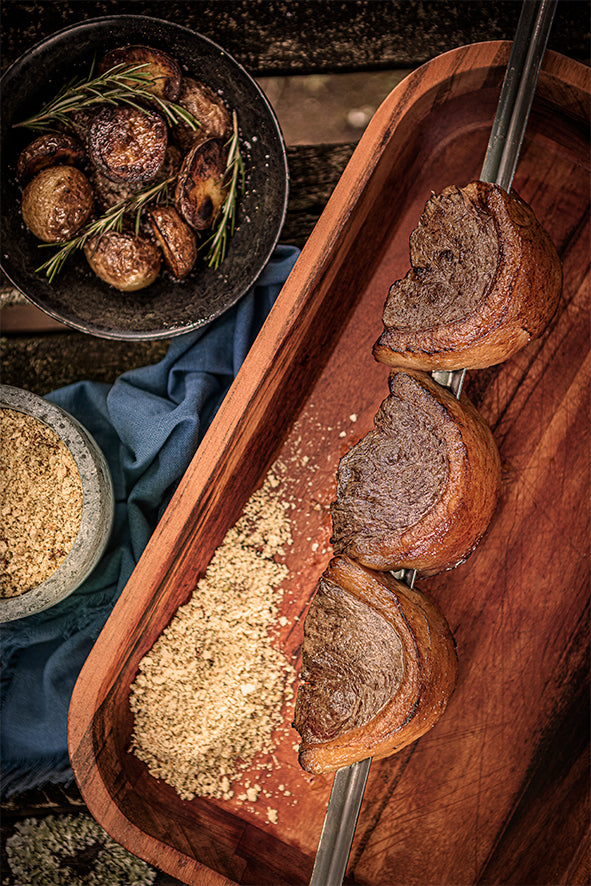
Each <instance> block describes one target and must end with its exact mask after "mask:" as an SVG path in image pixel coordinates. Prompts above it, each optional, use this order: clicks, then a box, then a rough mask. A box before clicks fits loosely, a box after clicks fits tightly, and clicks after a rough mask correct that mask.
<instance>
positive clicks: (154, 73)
mask: <svg viewBox="0 0 591 886" xmlns="http://www.w3.org/2000/svg"><path fill="white" fill-rule="evenodd" d="M121 64H123V65H145V67H142V68H140V69H139V70H138V71H137V72H136V73H137V74H139V75H141V76H142V77H146V78H148V79H149V81H150V82H149V83H146V86H145V88H146V89H147V90H148V91H149V92H151V93H153V94H154V95H157V96H159V97H160V98H164V99H167V100H168V101H172V102H174V101H176V100H177V98H178V94H179V90H180V88H181V80H182V71H181V67H180V65H179V63H178V62H177V61H176V60H175V59H173V58H171V57H170V56H169V55H167V54H166V52H163V51H162V50H161V49H154V48H153V47H152V46H121V47H119V48H118V49H112V50H111V51H110V52H107V54H106V55H105V56H104V58H103V60H102V61H101V63H100V65H99V73H101V74H104V72H105V71H107V70H109V68H113V67H115V65H121ZM131 82H133V81H131Z"/></svg>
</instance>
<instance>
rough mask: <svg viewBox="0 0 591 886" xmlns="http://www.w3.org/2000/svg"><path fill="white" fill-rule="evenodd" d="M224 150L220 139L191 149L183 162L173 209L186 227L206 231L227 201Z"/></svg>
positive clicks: (209, 140) (225, 155) (213, 139)
mask: <svg viewBox="0 0 591 886" xmlns="http://www.w3.org/2000/svg"><path fill="white" fill-rule="evenodd" d="M226 161H227V149H226V146H225V144H224V142H223V140H222V139H217V138H210V139H206V140H205V141H202V142H199V143H197V144H196V145H194V146H193V147H192V148H191V150H190V151H189V153H188V154H187V156H186V157H185V159H184V161H183V165H182V166H181V170H180V172H179V177H178V181H177V186H176V190H175V205H176V208H177V210H178V212H179V214H180V215H181V216H182V218H184V220H185V221H186V222H187V224H189V225H191V227H192V228H194V229H195V230H196V231H206V230H207V229H208V228H211V226H212V225H213V223H214V222H215V219H216V216H217V214H218V212H219V211H220V209H221V207H222V205H223V203H224V200H225V199H226V188H225V186H224V176H225V171H226Z"/></svg>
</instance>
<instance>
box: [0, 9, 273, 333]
mask: <svg viewBox="0 0 591 886" xmlns="http://www.w3.org/2000/svg"><path fill="white" fill-rule="evenodd" d="M134 43H136V44H137V43H141V44H147V45H150V46H155V47H157V48H160V49H163V50H165V51H166V52H168V53H169V54H170V55H173V56H174V57H175V58H176V59H177V61H179V63H180V64H181V66H182V68H183V70H184V72H186V73H187V74H189V75H191V76H193V77H195V78H196V79H198V80H202V81H203V82H205V83H207V84H208V85H209V86H211V87H212V88H213V89H214V91H216V92H219V93H220V94H221V96H222V98H223V99H224V101H225V102H226V103H227V105H228V106H229V107H230V108H233V109H235V110H236V112H237V114H238V122H239V130H240V139H241V152H242V156H243V159H244V163H245V167H246V191H245V194H244V196H243V197H242V198H241V200H240V204H239V209H238V214H237V229H236V233H235V235H234V237H233V239H232V240H231V241H230V245H229V247H228V252H227V255H226V259H225V261H224V262H223V263H222V265H220V267H219V269H218V270H217V271H215V270H212V269H210V268H208V267H207V266H206V264H205V263H204V262H203V261H199V262H198V264H197V265H196V267H195V269H194V270H193V271H192V272H191V274H190V275H189V276H188V277H187V278H186V279H185V280H183V281H182V282H178V281H174V280H173V278H171V277H170V276H169V275H168V274H167V272H164V271H163V272H161V274H160V276H159V278H158V280H157V281H156V282H155V283H153V284H152V286H150V287H147V288H146V289H144V290H140V291H138V292H129V293H121V292H119V291H118V290H116V289H114V288H113V287H111V286H109V285H108V284H106V283H104V282H103V281H101V280H100V279H99V278H98V277H96V276H95V275H94V274H93V272H92V271H91V270H90V268H89V267H88V265H87V262H86V259H85V258H84V256H83V255H82V253H77V254H75V255H74V256H72V257H70V259H69V260H68V262H67V263H66V266H65V267H64V269H63V270H62V271H61V273H60V274H59V275H58V276H57V277H56V278H54V281H53V282H52V283H49V281H48V280H47V278H46V277H45V275H44V274H38V273H35V269H36V268H38V267H39V266H40V265H41V264H42V263H43V262H44V261H45V260H46V259H47V258H49V257H50V255H51V254H52V253H51V252H50V251H48V250H49V249H51V248H52V247H45V248H40V247H39V241H37V240H36V239H35V238H34V237H33V235H32V234H30V233H29V232H28V231H27V229H26V228H25V227H24V225H23V222H22V219H21V214H20V197H21V190H20V187H19V185H18V182H17V180H16V174H15V169H16V159H17V157H18V154H19V152H20V151H21V150H22V148H23V147H24V146H25V145H26V144H28V142H30V141H32V140H33V138H35V137H36V135H37V134H38V133H32V132H31V131H30V130H26V129H14V128H13V124H14V123H17V122H19V121H22V120H23V119H26V118H27V117H28V116H30V115H31V114H33V113H35V112H36V111H38V110H39V109H40V108H41V107H42V105H43V104H44V103H45V102H46V101H48V100H49V99H51V98H53V97H54V96H55V94H56V93H57V92H58V90H59V89H60V88H61V87H62V86H64V84H66V83H68V82H69V81H70V80H71V79H72V78H73V77H75V76H76V77H79V76H87V75H88V73H89V71H90V66H91V64H92V61H93V59H94V58H95V57H96V59H97V61H98V60H99V59H100V57H101V56H102V55H103V53H104V52H105V51H106V50H108V49H110V48H113V47H115V46H125V45H128V44H134ZM0 86H1V89H2V95H3V115H2V130H1V139H2V250H1V251H2V255H1V266H2V270H3V271H4V273H5V274H6V276H7V277H8V278H9V280H10V281H11V282H12V283H13V284H14V285H15V286H16V287H17V288H18V289H19V290H20V291H21V292H22V293H23V294H24V295H25V296H26V297H27V298H28V299H29V300H30V301H31V302H33V304H35V305H37V306H38V307H39V308H41V309H42V310H43V311H45V312H46V313H47V314H49V315H50V316H52V317H54V318H56V319H57V320H61V321H62V322H63V323H66V324H67V325H69V326H71V327H74V328H75V329H78V330H80V331H83V332H87V333H91V334H93V335H96V336H100V337H102V338H115V339H136V340H137V339H161V338H169V337H172V336H176V335H180V334H181V333H185V332H190V331H192V330H195V329H198V328H199V327H200V326H203V325H204V324H205V323H208V322H209V321H210V320H213V319H214V318H215V317H218V316H219V315H220V314H222V313H223V312H224V311H225V310H227V309H228V308H229V307H231V306H232V305H233V304H235V303H236V302H237V301H238V299H239V298H240V297H241V296H242V295H244V294H245V292H246V291H247V290H248V289H249V288H250V287H251V285H252V284H253V283H254V281H255V280H256V279H257V277H258V275H259V274H260V272H261V270H262V269H263V267H264V266H265V264H266V263H267V261H268V259H269V257H270V255H271V253H272V252H273V249H274V247H275V245H276V244H277V241H278V239H279V235H280V232H281V228H282V226H283V222H284V220H285V212H286V208H287V195H288V178H289V175H288V167H287V157H286V151H285V145H284V142H283V137H282V134H281V130H280V128H279V124H278V122H277V119H276V117H275V114H274V112H273V110H272V108H271V106H270V105H269V103H268V101H267V99H266V98H265V96H264V94H263V93H262V92H261V90H260V88H259V87H258V85H257V84H256V83H255V81H254V80H253V79H252V77H251V76H250V75H249V74H248V73H247V72H246V71H245V70H244V68H243V67H242V66H241V65H240V64H239V63H238V62H237V61H236V60H235V59H233V58H232V57H231V56H229V55H228V53H227V52H225V51H224V50H223V49H221V48H220V47H219V46H217V45H216V44H215V43H213V42H212V41H211V40H209V39H208V38H206V37H204V36H202V35H200V34H197V33H196V32H194V31H191V30H189V29H188V28H185V27H182V26H180V25H177V24H173V23H172V22H166V21H162V20H160V19H156V18H149V17H146V16H140V15H116V16H108V17H103V18H96V19H91V20H89V21H87V22H84V23H82V24H76V25H73V26H71V27H67V28H65V29H63V30H61V31H58V32H57V33H56V34H53V35H52V36H51V37H48V38H47V39H46V40H43V41H42V42H41V43H39V44H37V45H36V46H34V47H33V48H32V49H29V50H28V51H27V52H25V53H24V54H23V55H22V56H21V57H20V58H19V59H18V60H17V61H16V62H15V63H14V64H13V65H12V66H11V67H10V68H9V69H8V70H7V71H6V73H5V74H4V76H3V77H2V81H1V84H0Z"/></svg>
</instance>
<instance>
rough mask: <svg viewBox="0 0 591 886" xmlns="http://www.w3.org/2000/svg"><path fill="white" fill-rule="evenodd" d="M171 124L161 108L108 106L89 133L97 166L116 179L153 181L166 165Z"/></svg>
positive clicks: (120, 180)
mask: <svg viewBox="0 0 591 886" xmlns="http://www.w3.org/2000/svg"><path fill="white" fill-rule="evenodd" d="M167 147H168V127H167V126H166V122H165V121H164V118H163V117H162V115H161V114H159V113H158V112H157V111H154V110H151V109H147V108H146V110H139V109H138V108H134V107H128V106H118V107H106V108H103V110H102V111H99V113H98V114H97V115H96V117H95V118H94V120H93V121H92V124H91V126H90V130H89V133H88V153H89V156H90V159H91V161H92V162H93V163H94V165H95V166H96V168H97V169H98V170H99V172H101V173H102V174H103V175H106V177H107V178H109V179H111V181H114V182H132V183H134V182H149V181H152V179H154V178H155V177H156V176H157V175H158V172H159V171H160V169H161V168H162V166H163V164H164V161H165V159H166V150H167Z"/></svg>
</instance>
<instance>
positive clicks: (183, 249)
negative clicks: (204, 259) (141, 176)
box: [148, 205, 197, 280]
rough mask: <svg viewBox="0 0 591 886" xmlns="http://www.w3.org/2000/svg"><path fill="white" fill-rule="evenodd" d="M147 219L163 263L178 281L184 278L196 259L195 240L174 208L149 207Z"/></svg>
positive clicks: (190, 230)
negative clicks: (159, 249)
mask: <svg viewBox="0 0 591 886" xmlns="http://www.w3.org/2000/svg"><path fill="white" fill-rule="evenodd" d="M148 217H149V219H150V222H151V224H152V230H153V231H154V236H155V238H156V241H157V242H158V245H159V246H160V248H161V249H162V255H163V257H164V263H165V265H166V267H167V268H168V270H169V271H170V272H171V274H172V275H173V276H174V277H176V278H177V279H178V280H182V279H183V277H186V276H187V274H188V273H189V271H190V270H191V268H192V267H193V265H194V264H195V261H196V259H197V238H196V236H195V234H194V232H193V231H192V229H191V228H190V227H189V225H188V224H187V223H186V222H185V221H183V219H182V218H181V217H180V215H179V214H178V212H177V211H176V209H175V208H174V206H164V205H162V206H160V205H156V206H150V208H149V209H148Z"/></svg>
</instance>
